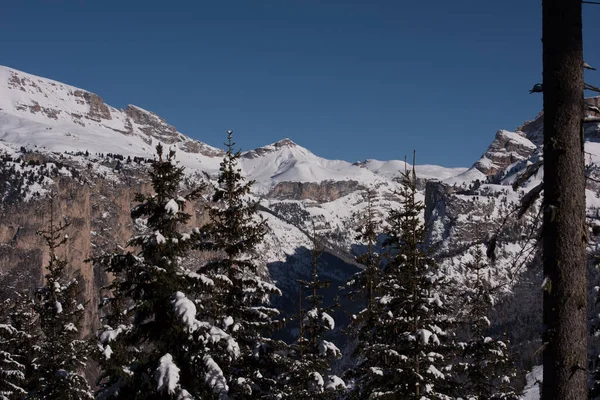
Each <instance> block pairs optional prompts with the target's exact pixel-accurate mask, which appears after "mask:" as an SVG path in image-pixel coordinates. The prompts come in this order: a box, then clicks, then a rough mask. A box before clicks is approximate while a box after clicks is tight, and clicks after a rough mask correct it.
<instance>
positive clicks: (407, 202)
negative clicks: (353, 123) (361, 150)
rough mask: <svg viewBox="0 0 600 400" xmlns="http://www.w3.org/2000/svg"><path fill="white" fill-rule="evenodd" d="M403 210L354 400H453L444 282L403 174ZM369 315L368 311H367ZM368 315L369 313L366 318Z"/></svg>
mask: <svg viewBox="0 0 600 400" xmlns="http://www.w3.org/2000/svg"><path fill="white" fill-rule="evenodd" d="M403 184H404V186H403V188H402V190H401V191H400V192H399V193H397V194H398V195H399V196H400V200H401V205H402V207H401V209H399V210H391V211H390V214H389V217H388V228H387V229H386V234H387V239H386V240H385V242H384V245H385V246H386V249H387V251H388V262H387V264H386V266H385V268H384V270H383V272H382V276H381V279H380V280H379V281H378V283H377V286H376V289H375V301H374V302H373V311H372V313H373V314H374V315H373V317H372V323H369V324H360V325H359V326H358V329H359V335H360V337H361V339H362V340H361V342H360V343H359V345H358V348H357V360H358V365H357V366H356V367H355V368H354V369H353V370H352V371H351V373H350V376H351V377H353V378H354V380H355V390H354V393H353V395H354V396H355V397H356V398H369V396H372V397H373V398H378V399H379V398H380V399H420V398H421V397H422V396H425V397H427V398H429V399H447V398H449V397H448V393H450V392H451V390H450V389H451V388H449V387H447V382H448V378H449V374H450V368H449V364H450V357H449V356H450V355H451V353H452V351H453V346H452V345H451V339H450V338H448V337H447V336H448V330H447V329H448V328H449V327H450V325H451V323H452V318H451V317H450V315H451V314H450V310H449V309H448V308H447V305H446V301H445V300H446V299H445V295H444V292H443V290H442V289H443V286H444V284H445V280H444V277H443V276H442V275H441V274H440V273H439V271H438V267H437V265H436V263H435V262H434V260H433V259H432V258H431V257H430V256H429V255H428V254H427V251H426V249H425V244H424V241H425V228H424V225H423V223H422V222H421V219H420V214H421V212H422V210H423V204H422V203H421V202H420V201H418V200H417V198H416V197H417V196H416V194H417V189H416V176H415V174H414V171H413V172H412V173H411V172H409V171H407V172H405V173H404V174H403ZM364 312H366V310H365V311H364ZM364 312H363V313H364Z"/></svg>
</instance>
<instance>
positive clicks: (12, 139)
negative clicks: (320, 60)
mask: <svg viewBox="0 0 600 400" xmlns="http://www.w3.org/2000/svg"><path fill="white" fill-rule="evenodd" d="M0 141H2V142H4V143H6V144H10V145H16V146H25V147H26V148H36V147H37V148H38V149H40V150H47V151H55V152H56V151H57V152H65V151H70V152H77V151H86V150H87V151H89V152H90V153H113V154H121V155H124V156H132V157H134V156H137V157H148V158H152V156H153V153H154V147H155V145H156V143H158V142H161V143H163V144H165V145H168V146H169V147H172V148H175V149H176V150H177V152H178V160H179V161H180V162H181V163H182V165H184V166H185V167H187V168H191V169H196V170H202V171H205V172H208V173H209V174H212V173H215V172H216V171H217V170H218V167H219V162H220V159H221V157H222V154H223V153H222V150H220V149H217V148H214V147H212V146H209V145H207V144H205V143H202V142H200V141H198V140H194V139H192V138H190V137H188V136H186V135H185V134H183V133H181V132H178V131H177V129H176V128H175V127H174V126H172V125H170V124H168V123H167V122H166V121H165V120H164V119H162V118H161V117H159V116H158V115H156V114H154V113H153V112H151V111H146V110H144V109H142V108H140V107H137V106H134V105H128V106H127V107H126V108H125V109H120V110H119V109H117V108H115V107H112V106H110V105H108V104H105V103H104V101H103V100H102V98H101V97H100V96H98V95H96V94H94V93H91V92H88V91H86V90H83V89H79V88H75V87H73V86H69V85H66V84H64V83H61V82H56V81H53V80H50V79H46V78H41V77H38V76H34V75H31V74H27V73H25V72H21V71H17V70H14V69H12V68H8V67H2V66H0ZM409 167H410V166H409ZM242 168H243V170H244V172H245V173H246V174H247V176H248V177H249V178H250V179H253V180H255V181H256V182H257V186H256V188H257V190H261V191H264V190H268V189H269V188H271V187H272V186H274V185H276V184H277V183H279V182H323V181H328V180H333V181H340V180H354V181H357V182H360V183H361V184H366V185H370V184H374V183H377V182H381V181H387V180H390V179H393V178H394V177H396V176H397V172H398V170H401V169H403V168H404V162H400V161H383V162H382V161H375V160H369V161H367V162H365V163H355V164H352V163H349V162H346V161H341V160H327V159H324V158H321V157H318V156H316V155H314V154H313V153H311V152H310V151H309V150H307V149H305V148H303V147H301V146H298V145H297V144H295V143H294V142H292V141H291V140H290V139H283V140H281V141H279V142H276V143H273V144H270V145H267V146H264V147H260V148H257V149H254V150H250V151H246V152H245V153H244V154H243V159H242ZM464 170H465V169H464V168H444V167H438V166H431V165H425V166H420V167H417V171H418V172H422V173H423V177H424V178H427V179H444V178H448V177H450V176H454V175H457V174H459V173H461V172H463V171H464Z"/></svg>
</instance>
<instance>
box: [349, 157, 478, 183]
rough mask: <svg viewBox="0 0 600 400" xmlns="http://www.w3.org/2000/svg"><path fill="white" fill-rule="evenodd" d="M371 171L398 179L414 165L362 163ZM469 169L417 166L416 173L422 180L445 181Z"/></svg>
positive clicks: (393, 161)
mask: <svg viewBox="0 0 600 400" xmlns="http://www.w3.org/2000/svg"><path fill="white" fill-rule="evenodd" d="M360 165H361V166H364V167H365V168H367V169H368V170H369V171H372V172H373V173H375V174H377V175H379V176H383V177H386V178H388V179H397V178H399V177H400V174H401V173H402V172H404V171H405V169H412V165H410V164H408V163H406V164H405V162H404V161H400V160H390V161H379V160H366V161H365V162H363V163H360ZM466 170H467V168H446V167H440V166H439V165H427V164H425V165H416V166H415V172H416V173H417V176H418V177H419V178H420V179H426V180H444V179H447V178H450V177H453V176H456V175H459V174H461V173H463V172H465V171H466Z"/></svg>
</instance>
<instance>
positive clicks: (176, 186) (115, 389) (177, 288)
mask: <svg viewBox="0 0 600 400" xmlns="http://www.w3.org/2000/svg"><path fill="white" fill-rule="evenodd" d="M156 150H157V159H156V160H155V161H154V163H153V164H152V168H151V171H150V179H151V182H152V188H153V190H154V193H153V194H151V195H144V194H138V195H137V196H136V201H138V202H139V205H137V206H136V207H134V208H133V209H132V212H131V216H132V218H133V219H134V220H135V221H136V223H137V224H140V225H142V226H144V225H145V228H144V232H143V233H142V234H140V235H136V236H134V237H132V238H131V239H130V240H129V242H128V245H129V246H130V247H132V248H134V249H136V250H135V253H134V252H131V251H130V252H127V253H125V254H122V253H117V254H110V255H107V256H103V257H99V258H98V259H96V260H95V261H96V263H98V264H99V265H102V266H104V268H105V270H106V271H107V272H109V273H112V274H113V276H114V280H113V281H112V283H111V284H110V285H109V286H108V287H107V289H108V290H109V291H110V293H111V296H109V297H107V298H106V299H104V301H103V303H102V307H101V313H102V318H103V323H104V328H103V330H102V331H101V333H100V337H99V338H100V342H101V343H100V347H99V354H98V356H99V357H98V359H99V362H100V365H101V368H102V374H101V376H100V378H99V380H98V383H99V385H100V390H99V393H98V397H99V398H106V399H108V398H119V399H121V398H127V399H173V398H177V399H192V398H202V399H204V398H212V397H215V398H216V397H219V398H226V396H227V393H228V390H229V388H228V386H227V383H226V382H225V379H224V376H223V373H222V370H221V368H220V367H219V364H218V363H216V362H215V359H216V358H217V357H218V358H221V359H233V358H235V357H238V356H239V347H238V345H237V343H236V342H235V340H233V339H232V338H231V336H230V335H228V334H227V333H225V332H224V331H223V330H221V329H219V328H218V327H216V326H214V325H213V324H212V323H211V322H210V321H209V320H207V319H205V318H204V317H205V316H206V315H205V310H207V309H212V308H215V307H214V306H213V305H211V304H210V303H209V301H210V298H211V297H210V296H209V295H207V292H209V291H210V290H212V287H213V286H214V281H212V280H211V279H210V278H208V277H206V276H204V275H201V274H198V273H196V272H193V271H190V270H189V269H187V268H185V267H184V266H183V262H182V261H183V260H184V258H185V257H186V256H187V255H188V254H189V251H190V250H191V249H192V248H195V247H199V246H200V243H201V242H202V240H203V237H202V234H201V232H200V230H199V229H193V230H192V231H191V232H190V233H182V232H181V230H183V227H184V226H185V224H186V223H187V222H188V221H189V219H190V217H191V216H190V214H188V213H186V212H184V208H185V204H186V203H187V202H188V201H190V200H194V199H197V198H198V197H199V196H200V195H201V192H202V190H203V189H204V188H203V186H200V187H198V188H196V189H194V190H192V191H191V192H190V193H188V194H187V195H186V196H181V195H180V194H179V191H180V184H181V182H182V179H183V177H184V169H183V167H180V166H177V165H176V162H175V153H174V152H173V151H170V152H169V154H167V155H166V156H165V155H163V148H162V146H161V145H158V146H157V148H156Z"/></svg>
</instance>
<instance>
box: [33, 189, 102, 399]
mask: <svg viewBox="0 0 600 400" xmlns="http://www.w3.org/2000/svg"><path fill="white" fill-rule="evenodd" d="M68 226H69V224H68V223H66V222H64V221H60V222H58V223H56V221H55V220H54V197H51V198H50V221H49V227H48V229H47V230H43V231H40V232H38V233H39V235H41V236H42V238H43V239H44V241H45V242H46V246H47V247H48V249H49V261H48V265H47V266H46V269H47V271H48V273H47V274H46V276H45V282H44V283H45V284H44V286H43V287H41V288H39V289H38V290H37V291H36V296H35V297H36V301H35V306H34V309H35V313H36V314H37V317H38V318H39V326H40V331H41V334H42V335H41V341H40V343H39V355H38V357H37V360H36V362H37V365H38V367H37V370H36V373H35V378H36V379H35V381H36V382H34V383H33V385H32V387H31V388H29V390H28V392H29V397H31V398H36V399H57V400H61V399H64V400H79V399H92V398H93V395H92V392H91V389H90V387H89V385H88V383H87V381H86V379H85V377H84V376H83V375H82V374H81V373H80V371H81V370H82V369H83V368H84V367H85V366H86V363H87V360H88V356H89V354H90V349H89V344H88V342H87V341H86V340H84V339H81V338H80V337H81V328H82V322H83V317H84V312H85V307H84V306H83V304H81V303H80V302H79V300H78V297H79V295H80V292H81V287H80V284H79V282H78V281H77V279H70V278H68V276H67V270H66V268H67V266H68V263H67V261H66V260H65V259H64V258H61V257H59V256H58V254H57V252H58V250H59V248H60V247H61V246H63V245H64V244H65V243H66V242H67V240H68V236H67V235H66V233H65V232H66V229H67V227H68Z"/></svg>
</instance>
